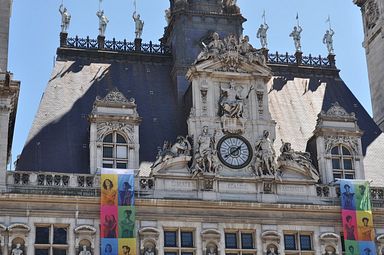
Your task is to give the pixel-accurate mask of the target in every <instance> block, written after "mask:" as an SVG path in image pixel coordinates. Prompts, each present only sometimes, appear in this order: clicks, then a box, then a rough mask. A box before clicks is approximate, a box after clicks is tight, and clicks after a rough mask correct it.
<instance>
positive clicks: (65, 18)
mask: <svg viewBox="0 0 384 255" xmlns="http://www.w3.org/2000/svg"><path fill="white" fill-rule="evenodd" d="M59 12H60V14H61V32H62V33H67V30H68V27H69V23H70V22H71V15H70V14H69V13H68V10H67V8H65V7H64V6H63V5H62V4H61V5H60V8H59Z"/></svg>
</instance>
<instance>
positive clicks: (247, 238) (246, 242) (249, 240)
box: [241, 233, 253, 249]
mask: <svg viewBox="0 0 384 255" xmlns="http://www.w3.org/2000/svg"><path fill="white" fill-rule="evenodd" d="M241 247H242V248H243V249H253V236H252V234H250V233H242V234H241Z"/></svg>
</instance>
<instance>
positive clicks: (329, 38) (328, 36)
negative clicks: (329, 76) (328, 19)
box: [323, 29, 335, 54]
mask: <svg viewBox="0 0 384 255" xmlns="http://www.w3.org/2000/svg"><path fill="white" fill-rule="evenodd" d="M334 34H335V32H334V31H333V30H332V29H329V30H327V31H326V32H325V34H324V37H323V43H324V44H326V46H327V49H328V53H329V54H333V53H334V52H333V35H334Z"/></svg>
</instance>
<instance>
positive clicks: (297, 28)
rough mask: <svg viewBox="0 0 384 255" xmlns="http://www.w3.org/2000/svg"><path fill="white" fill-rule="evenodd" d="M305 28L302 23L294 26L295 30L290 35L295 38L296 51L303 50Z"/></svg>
mask: <svg viewBox="0 0 384 255" xmlns="http://www.w3.org/2000/svg"><path fill="white" fill-rule="evenodd" d="M302 31H303V29H302V28H301V26H300V25H298V26H294V27H293V31H292V32H291V33H290V34H289V36H290V37H292V38H293V42H294V43H295V48H296V51H298V52H300V51H301V32H302Z"/></svg>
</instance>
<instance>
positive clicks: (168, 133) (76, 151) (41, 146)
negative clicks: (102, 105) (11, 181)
mask: <svg viewBox="0 0 384 255" xmlns="http://www.w3.org/2000/svg"><path fill="white" fill-rule="evenodd" d="M91 64H92V63H91V62H89V61H88V60H82V59H80V60H77V61H75V62H74V63H73V64H72V65H71V66H70V67H69V68H67V70H63V71H62V72H59V74H58V75H57V76H55V77H53V78H52V79H51V81H53V80H54V79H60V78H63V77H64V76H66V75H79V76H82V75H85V74H82V70H83V67H84V66H86V65H91ZM104 64H108V63H104ZM109 64H111V65H110V68H109V69H108V70H107V71H105V72H104V73H102V74H99V75H95V76H92V79H91V83H92V85H91V86H90V88H89V89H88V90H87V91H85V92H84V94H83V95H82V96H81V97H80V98H78V99H77V100H76V101H75V103H74V104H73V106H72V108H71V109H70V110H69V111H68V112H67V113H65V115H64V116H62V117H61V118H60V119H56V120H54V121H52V122H51V123H49V124H48V125H46V126H44V127H41V130H40V131H39V132H38V133H37V134H36V135H35V136H34V137H33V138H32V139H31V140H30V141H29V142H28V143H27V144H26V145H25V147H24V149H23V151H22V154H21V156H20V158H19V160H18V164H17V166H16V170H23V171H50V172H65V173H89V122H88V115H89V114H90V113H91V111H92V106H93V103H94V101H95V99H96V96H100V97H104V96H105V95H106V94H107V93H108V92H109V91H110V90H111V89H113V88H114V87H117V88H118V90H119V91H120V92H122V93H123V94H124V95H125V96H126V97H127V98H131V97H133V98H135V100H136V103H137V109H138V113H139V115H140V116H141V117H142V118H143V121H142V123H141V125H140V131H139V134H140V138H139V139H140V161H153V160H154V159H155V157H156V152H157V146H161V145H162V144H163V141H164V140H174V139H175V138H176V136H177V135H178V134H181V135H184V134H185V133H186V130H187V128H186V123H185V122H184V123H183V121H181V120H179V119H180V116H182V114H180V112H182V111H183V109H182V107H177V100H176V97H175V96H174V92H173V89H172V86H171V80H170V75H169V73H170V65H169V64H168V63H167V64H164V63H163V64H155V63H143V62H137V63H133V62H128V61H127V62H123V61H119V62H117V61H116V62H112V63H109ZM96 72H100V69H99V71H96ZM97 76H99V77H100V78H97ZM48 86H53V85H52V84H49V85H48ZM65 86H79V85H78V84H75V83H69V84H65ZM66 91H70V90H66ZM45 96H47V95H45ZM72 96H73V95H71V94H67V95H64V94H63V95H60V97H61V100H64V101H65V100H66V98H70V97H72ZM49 100H57V99H54V98H46V99H45V101H48V102H49ZM68 101H72V100H71V99H69V100H68ZM39 111H40V113H42V112H46V113H47V114H53V115H54V114H55V113H54V112H53V110H52V109H50V105H49V104H47V105H41V106H40V109H39ZM35 128H36V127H35ZM37 128H38V127H37Z"/></svg>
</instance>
